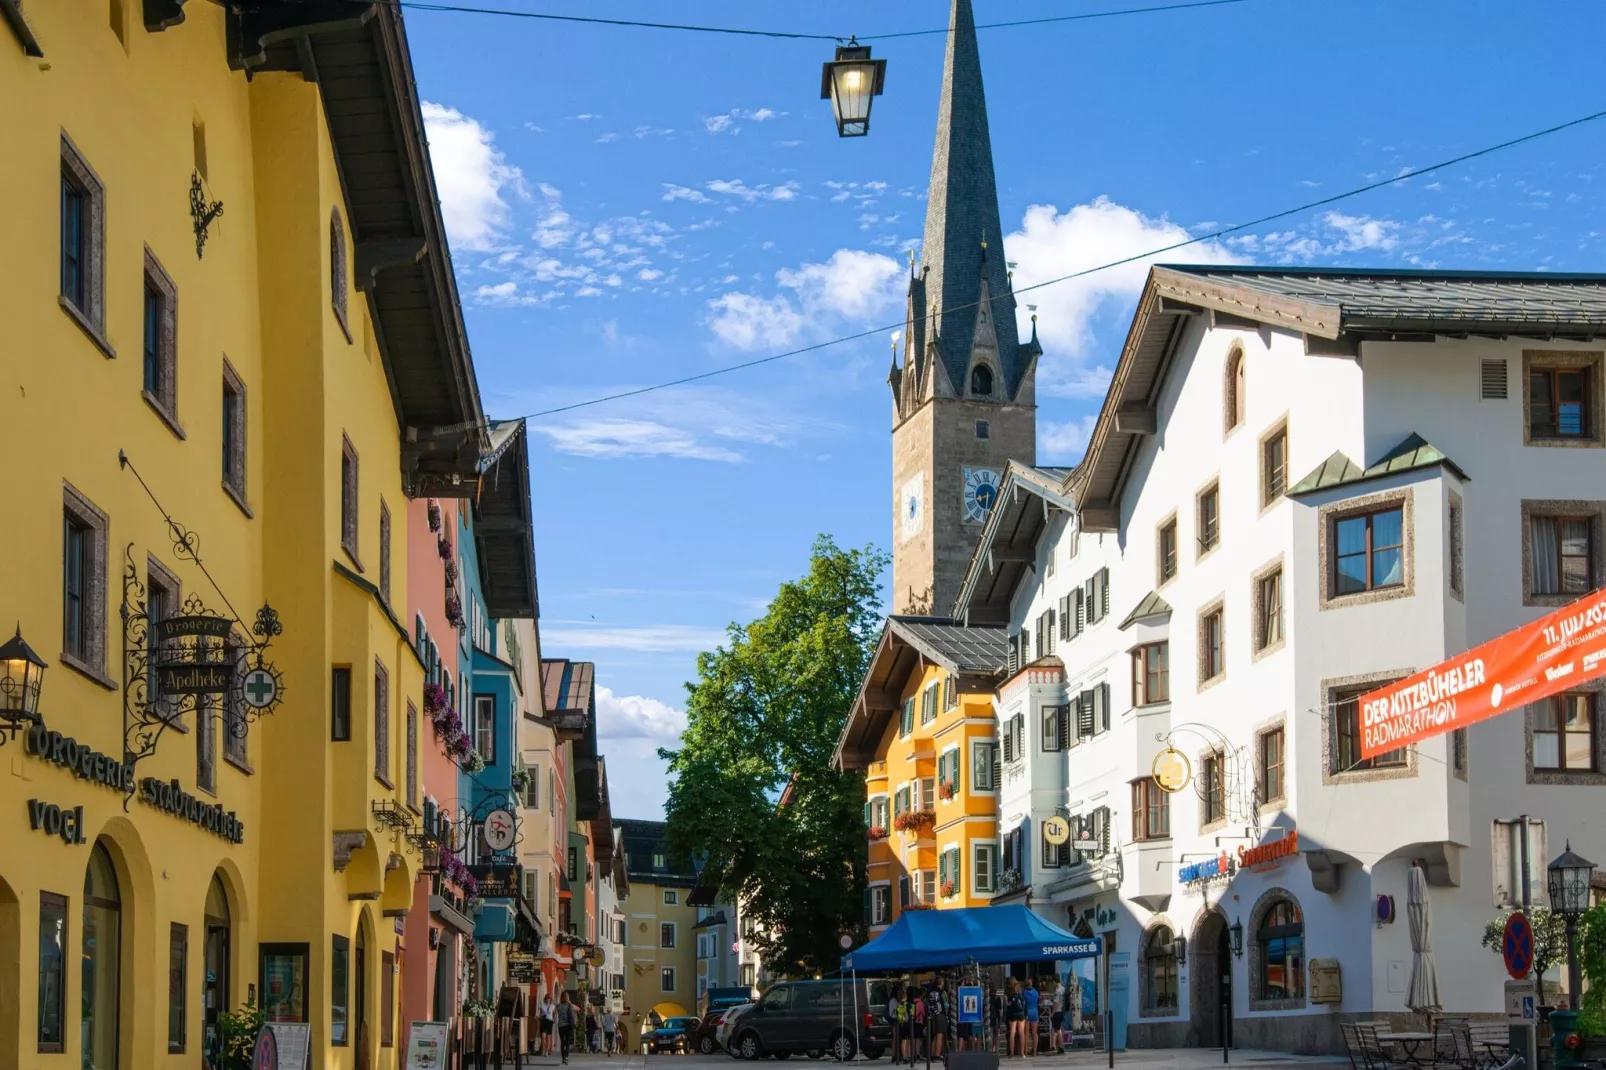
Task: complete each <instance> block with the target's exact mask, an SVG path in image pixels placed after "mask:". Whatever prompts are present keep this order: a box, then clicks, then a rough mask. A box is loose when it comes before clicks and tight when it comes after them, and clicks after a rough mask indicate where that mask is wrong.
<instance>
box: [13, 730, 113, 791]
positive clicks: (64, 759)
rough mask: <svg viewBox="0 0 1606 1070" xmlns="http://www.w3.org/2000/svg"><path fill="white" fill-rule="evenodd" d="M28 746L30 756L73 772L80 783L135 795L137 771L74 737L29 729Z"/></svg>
mask: <svg viewBox="0 0 1606 1070" xmlns="http://www.w3.org/2000/svg"><path fill="white" fill-rule="evenodd" d="M24 738H25V746H26V748H27V751H28V753H29V754H31V755H33V756H34V757H36V758H42V759H44V760H45V761H47V762H51V763H53V764H55V765H59V766H61V767H62V768H64V769H70V770H71V771H72V772H73V774H74V775H76V776H77V777H78V779H79V780H92V781H94V782H95V783H96V784H104V785H106V786H107V787H108V788H115V789H116V790H118V791H121V792H123V793H125V794H133V791H134V767H133V765H132V764H127V763H124V762H120V761H117V760H115V759H113V758H110V757H108V756H106V755H104V754H102V753H101V752H100V751H98V750H92V749H90V748H89V747H87V746H84V745H83V744H81V743H79V742H78V741H77V740H76V739H73V738H72V737H71V736H64V735H62V734H61V733H60V732H52V731H51V730H50V729H48V728H46V727H45V726H44V724H43V723H37V724H35V725H33V726H32V727H31V728H29V729H28V734H27V736H26V737H24Z"/></svg>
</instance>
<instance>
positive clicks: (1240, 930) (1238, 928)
mask: <svg viewBox="0 0 1606 1070" xmlns="http://www.w3.org/2000/svg"><path fill="white" fill-rule="evenodd" d="M1227 933H1228V935H1230V936H1231V937H1232V957H1233V958H1235V959H1241V958H1243V957H1244V923H1243V920H1242V919H1241V918H1234V919H1233V922H1232V924H1231V925H1230V926H1228V928H1227Z"/></svg>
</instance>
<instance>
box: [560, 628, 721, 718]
mask: <svg viewBox="0 0 1606 1070" xmlns="http://www.w3.org/2000/svg"><path fill="white" fill-rule="evenodd" d="M719 635H720V638H719V641H720V642H723V641H724V639H725V637H724V634H723V633H719ZM541 638H542V640H543V641H544V640H545V639H546V638H547V635H546V632H545V629H543V630H542V636H541ZM685 730H686V713H685V711H684V710H677V709H675V707H673V706H671V705H670V704H669V703H667V702H660V701H659V700H658V699H655V698H648V697H647V696H645V695H616V694H614V693H613V688H611V687H603V686H601V685H600V684H599V685H598V686H597V738H599V739H646V740H651V741H652V742H654V743H657V744H658V745H659V746H662V747H673V746H675V745H676V744H677V743H679V742H680V734H681V733H682V732H684V731H685Z"/></svg>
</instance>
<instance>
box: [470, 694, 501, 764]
mask: <svg viewBox="0 0 1606 1070" xmlns="http://www.w3.org/2000/svg"><path fill="white" fill-rule="evenodd" d="M474 750H475V751H477V752H478V753H479V756H480V757H481V758H484V759H485V761H486V763H487V764H494V763H495V761H496V696H495V695H475V696H474Z"/></svg>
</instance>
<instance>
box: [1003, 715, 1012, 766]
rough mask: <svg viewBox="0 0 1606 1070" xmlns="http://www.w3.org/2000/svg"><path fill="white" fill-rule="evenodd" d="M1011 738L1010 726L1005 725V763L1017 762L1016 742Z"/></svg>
mask: <svg viewBox="0 0 1606 1070" xmlns="http://www.w3.org/2000/svg"><path fill="white" fill-rule="evenodd" d="M1009 736H1010V731H1009V725H1008V724H1005V725H1004V761H1006V762H1012V761H1014V760H1015V746H1014V741H1013V740H1011V739H1010V738H1009Z"/></svg>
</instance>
